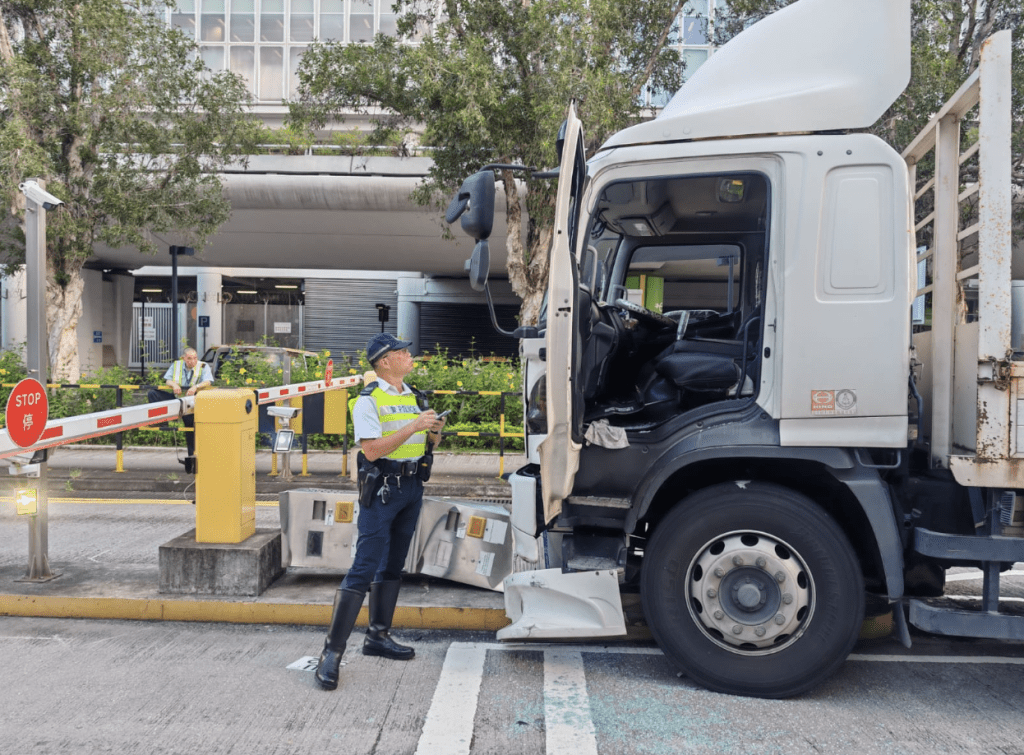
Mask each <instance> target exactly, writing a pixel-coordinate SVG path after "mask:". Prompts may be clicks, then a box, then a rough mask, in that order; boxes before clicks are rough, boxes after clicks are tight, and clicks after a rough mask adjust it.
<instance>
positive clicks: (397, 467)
mask: <svg viewBox="0 0 1024 755" xmlns="http://www.w3.org/2000/svg"><path fill="white" fill-rule="evenodd" d="M376 464H378V465H379V467H380V471H381V472H383V473H384V474H385V475H386V476H387V477H415V476H416V475H418V474H419V468H420V467H419V464H420V460H419V459H403V460H401V461H398V460H396V459H377V461H376Z"/></svg>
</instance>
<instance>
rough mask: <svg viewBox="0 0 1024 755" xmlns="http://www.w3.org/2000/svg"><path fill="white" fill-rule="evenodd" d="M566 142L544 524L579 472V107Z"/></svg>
mask: <svg viewBox="0 0 1024 755" xmlns="http://www.w3.org/2000/svg"><path fill="white" fill-rule="evenodd" d="M563 128H564V137H563V140H562V153H561V163H560V166H559V179H558V194H557V197H556V200H555V229H554V238H553V240H552V244H551V260H550V266H549V269H548V310H547V334H546V341H545V345H546V350H547V356H546V360H547V371H546V372H547V375H546V377H545V380H546V381H547V385H546V388H547V424H548V426H547V430H548V434H547V438H545V439H544V441H543V442H542V443H541V444H540V446H538V451H539V452H540V466H541V495H542V497H543V500H544V521H545V523H546V522H550V521H551V520H552V519H554V518H555V517H556V516H558V514H559V513H560V512H561V511H562V500H563V499H565V498H566V497H567V496H568V495H569V493H570V491H571V490H572V486H573V480H574V479H575V477H576V470H577V469H578V468H579V459H580V447H581V443H580V438H579V428H578V427H577V424H578V421H579V413H578V412H574V410H573V408H574V404H575V403H576V397H575V395H574V394H575V387H576V380H575V378H576V375H575V374H574V369H573V368H574V361H575V359H576V354H577V352H578V349H577V346H576V345H575V344H574V340H575V333H576V307H575V305H576V296H577V293H578V292H577V283H576V281H577V270H576V258H575V256H574V249H575V246H576V237H577V233H578V225H579V222H578V218H579V201H580V197H581V196H582V194H583V179H584V176H585V172H586V156H585V155H584V152H583V129H582V124H581V123H580V121H579V119H578V118H577V117H576V108H575V106H574V105H573V104H570V105H569V111H568V113H567V114H566V119H565V125H564V126H563Z"/></svg>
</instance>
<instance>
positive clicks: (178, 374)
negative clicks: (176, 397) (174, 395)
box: [171, 359, 206, 388]
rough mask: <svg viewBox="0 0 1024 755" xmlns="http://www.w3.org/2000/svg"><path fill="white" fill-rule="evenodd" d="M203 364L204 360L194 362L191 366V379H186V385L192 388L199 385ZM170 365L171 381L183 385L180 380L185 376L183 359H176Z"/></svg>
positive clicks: (204, 364)
mask: <svg viewBox="0 0 1024 755" xmlns="http://www.w3.org/2000/svg"><path fill="white" fill-rule="evenodd" d="M205 366H206V363H205V362H196V366H195V367H193V368H192V379H191V380H189V381H188V386H187V387H189V388H194V387H195V386H197V385H199V381H200V380H202V378H203V368H204V367H205ZM172 367H173V371H172V372H171V382H174V383H177V384H178V385H184V383H183V382H182V380H183V379H184V378H185V360H184V359H178V360H176V361H175V362H174V364H173V365H172Z"/></svg>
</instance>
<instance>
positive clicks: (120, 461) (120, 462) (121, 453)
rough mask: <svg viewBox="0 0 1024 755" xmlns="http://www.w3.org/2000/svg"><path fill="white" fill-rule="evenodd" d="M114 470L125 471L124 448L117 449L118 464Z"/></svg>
mask: <svg viewBox="0 0 1024 755" xmlns="http://www.w3.org/2000/svg"><path fill="white" fill-rule="evenodd" d="M114 471H115V472H123V471H124V451H123V450H122V449H120V448H119V449H117V466H116V467H115V468H114Z"/></svg>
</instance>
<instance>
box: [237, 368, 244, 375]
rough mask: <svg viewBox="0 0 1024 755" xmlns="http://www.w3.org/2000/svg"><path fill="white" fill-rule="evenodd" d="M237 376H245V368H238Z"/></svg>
mask: <svg viewBox="0 0 1024 755" xmlns="http://www.w3.org/2000/svg"><path fill="white" fill-rule="evenodd" d="M238 374H239V375H244V374H245V367H239V368H238Z"/></svg>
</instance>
